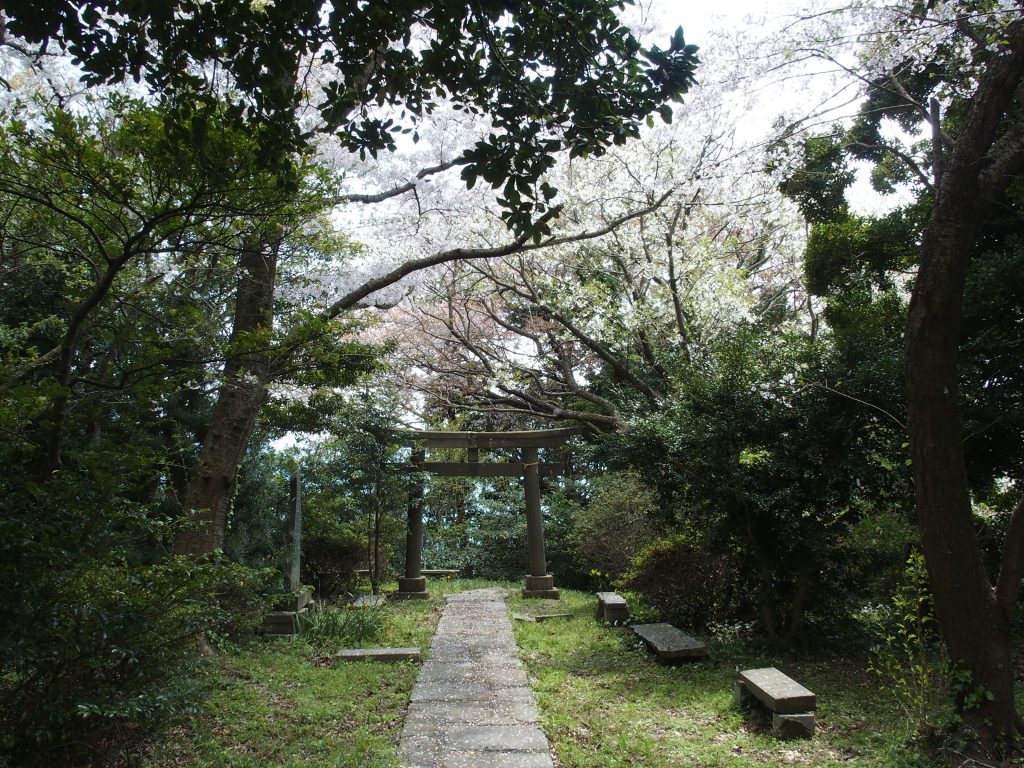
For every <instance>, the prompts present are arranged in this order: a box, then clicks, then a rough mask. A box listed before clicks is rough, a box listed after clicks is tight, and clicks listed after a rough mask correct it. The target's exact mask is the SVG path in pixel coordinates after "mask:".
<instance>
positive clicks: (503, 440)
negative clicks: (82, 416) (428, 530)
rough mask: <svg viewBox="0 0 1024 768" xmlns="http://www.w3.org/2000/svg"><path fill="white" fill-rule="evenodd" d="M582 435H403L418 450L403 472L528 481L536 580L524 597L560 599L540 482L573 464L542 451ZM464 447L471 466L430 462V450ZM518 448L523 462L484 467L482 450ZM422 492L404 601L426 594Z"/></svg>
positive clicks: (414, 506) (572, 431)
mask: <svg viewBox="0 0 1024 768" xmlns="http://www.w3.org/2000/svg"><path fill="white" fill-rule="evenodd" d="M581 432H582V430H579V429H576V428H568V429H544V430H534V431H524V432H435V431H423V432H402V433H399V435H398V442H400V443H402V444H405V445H411V446H413V460H412V463H411V464H408V465H405V466H403V467H402V469H404V470H406V471H412V472H430V473H432V474H437V475H442V476H445V477H516V476H521V477H522V478H523V490H524V492H525V496H526V539H527V545H528V547H529V552H530V575H529V576H527V577H526V584H525V587H524V589H523V597H542V598H550V599H555V600H557V599H558V597H559V593H558V590H557V589H555V578H554V576H553V575H551V574H549V573H548V572H547V561H546V559H545V557H544V516H543V513H542V511H541V505H540V478H541V476H542V475H544V476H549V475H560V474H566V473H567V472H568V469H569V467H568V462H548V463H544V464H541V463H540V462H539V460H538V456H537V449H538V448H557V447H558V446H560V445H563V444H564V443H565V442H566V441H568V440H569V439H570V438H571V437H573V436H575V435H578V434H580V433H581ZM429 448H463V449H465V450H466V451H467V454H468V456H467V458H468V459H469V460H468V461H467V462H465V463H461V462H429V461H425V449H429ZM503 449H504V450H508V449H513V450H514V449H518V451H519V454H520V456H519V458H520V461H518V462H516V461H508V462H481V461H479V452H480V451H481V450H485V451H491V450H503ZM421 501H422V492H421V491H420V492H412V493H410V497H409V528H408V533H407V536H406V558H405V577H404V578H402V579H399V589H398V593H397V596H398V597H420V596H425V595H426V579H425V578H423V575H422V572H421V570H422V556H421V551H422V546H423V508H422V503H421Z"/></svg>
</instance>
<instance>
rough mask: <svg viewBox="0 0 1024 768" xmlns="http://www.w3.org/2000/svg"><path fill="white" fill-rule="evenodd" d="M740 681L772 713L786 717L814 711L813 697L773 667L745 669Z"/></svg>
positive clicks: (814, 698) (814, 702)
mask: <svg viewBox="0 0 1024 768" xmlns="http://www.w3.org/2000/svg"><path fill="white" fill-rule="evenodd" d="M740 679H741V680H742V681H743V682H744V683H745V685H746V689H747V691H748V692H749V693H750V694H751V695H752V696H754V697H756V698H757V699H758V700H759V701H760V702H761V703H762V704H764V705H765V706H766V707H768V709H770V710H771V711H772V712H777V713H779V714H780V715H788V714H800V713H803V712H808V711H810V710H813V709H816V697H815V695H814V694H813V693H812V692H811V691H809V690H807V689H806V688H804V687H803V686H802V685H800V683H798V682H797V681H796V680H793V679H792V678H791V677H789V676H788V675H785V674H783V673H782V672H780V671H779V670H778V669H776V668H775V667H765V668H763V669H745V670H743V671H742V672H740Z"/></svg>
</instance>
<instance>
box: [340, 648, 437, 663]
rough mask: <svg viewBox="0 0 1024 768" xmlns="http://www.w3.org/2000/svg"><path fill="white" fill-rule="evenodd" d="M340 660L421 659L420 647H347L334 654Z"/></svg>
mask: <svg viewBox="0 0 1024 768" xmlns="http://www.w3.org/2000/svg"><path fill="white" fill-rule="evenodd" d="M334 658H335V659H337V660H338V661H419V660H420V649H419V648H347V649H345V650H342V651H338V652H337V653H336V654H334Z"/></svg>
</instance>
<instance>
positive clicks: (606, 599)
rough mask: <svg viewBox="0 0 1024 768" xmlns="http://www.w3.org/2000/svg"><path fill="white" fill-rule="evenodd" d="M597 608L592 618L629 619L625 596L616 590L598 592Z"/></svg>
mask: <svg viewBox="0 0 1024 768" xmlns="http://www.w3.org/2000/svg"><path fill="white" fill-rule="evenodd" d="M596 596H597V608H596V610H595V611H594V618H596V619H603V620H605V621H608V622H612V623H614V622H618V621H621V622H626V621H629V606H628V605H627V604H626V598H624V597H623V596H622V595H620V594H618V593H617V592H598V593H596Z"/></svg>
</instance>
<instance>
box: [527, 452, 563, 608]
mask: <svg viewBox="0 0 1024 768" xmlns="http://www.w3.org/2000/svg"><path fill="white" fill-rule="evenodd" d="M522 450H523V453H522V456H523V490H524V491H525V492H526V542H527V546H528V547H529V550H530V575H529V576H527V577H526V586H525V588H524V589H523V597H542V598H547V599H549V600H557V599H558V598H559V594H558V590H557V589H555V577H554V576H552V575H551V574H549V573H548V564H547V560H546V559H545V557H544V514H543V512H542V511H541V508H540V464H539V460H538V458H537V449H536V448H523V449H522Z"/></svg>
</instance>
